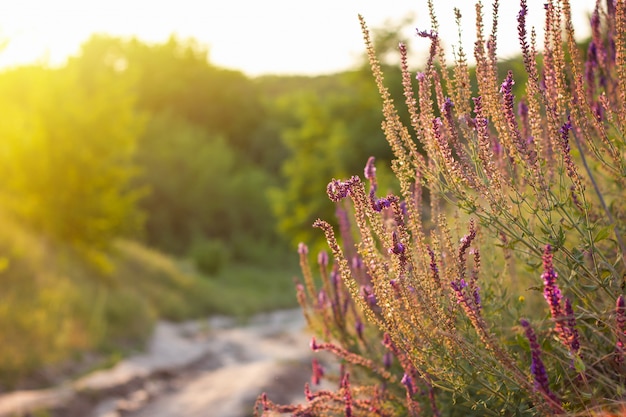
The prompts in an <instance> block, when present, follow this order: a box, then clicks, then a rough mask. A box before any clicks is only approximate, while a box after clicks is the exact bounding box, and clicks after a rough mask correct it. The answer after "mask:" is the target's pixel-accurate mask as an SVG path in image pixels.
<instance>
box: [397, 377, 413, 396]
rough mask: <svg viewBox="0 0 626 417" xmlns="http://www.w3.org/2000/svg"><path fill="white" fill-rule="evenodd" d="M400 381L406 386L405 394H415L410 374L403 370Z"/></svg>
mask: <svg viewBox="0 0 626 417" xmlns="http://www.w3.org/2000/svg"><path fill="white" fill-rule="evenodd" d="M400 382H402V384H403V385H404V386H405V387H406V392H407V394H408V395H409V396H411V397H412V396H413V394H415V386H414V385H413V379H412V378H411V376H410V375H409V374H407V373H406V372H405V373H404V376H403V377H402V380H401V381H400Z"/></svg>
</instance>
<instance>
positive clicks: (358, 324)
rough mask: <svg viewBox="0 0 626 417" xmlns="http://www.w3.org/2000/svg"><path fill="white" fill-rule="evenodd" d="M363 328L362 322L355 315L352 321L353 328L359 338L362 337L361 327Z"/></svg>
mask: <svg viewBox="0 0 626 417" xmlns="http://www.w3.org/2000/svg"><path fill="white" fill-rule="evenodd" d="M364 328H365V326H364V325H363V322H362V321H361V319H360V318H358V317H357V319H356V323H354V329H355V330H356V334H357V336H358V337H359V339H363V329H364Z"/></svg>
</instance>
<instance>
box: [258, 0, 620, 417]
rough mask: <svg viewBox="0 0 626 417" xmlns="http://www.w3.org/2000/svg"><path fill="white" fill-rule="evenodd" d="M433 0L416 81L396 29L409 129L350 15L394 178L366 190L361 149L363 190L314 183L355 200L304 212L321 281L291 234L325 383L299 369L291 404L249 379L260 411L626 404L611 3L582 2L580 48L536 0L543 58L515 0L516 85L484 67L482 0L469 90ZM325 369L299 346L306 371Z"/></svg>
mask: <svg viewBox="0 0 626 417" xmlns="http://www.w3.org/2000/svg"><path fill="white" fill-rule="evenodd" d="M429 4H430V5H431V7H430V13H431V19H432V25H433V31H420V32H418V35H419V36H420V37H422V38H424V39H426V40H428V41H429V42H430V44H431V50H430V51H431V53H430V56H429V58H428V60H427V61H426V65H425V67H424V69H423V70H422V71H421V72H418V73H417V77H416V78H417V82H418V88H417V90H414V89H413V87H412V85H411V79H412V78H413V76H412V74H411V73H410V72H409V70H408V66H407V59H406V57H407V50H406V47H405V46H404V45H401V46H400V55H401V62H402V63H401V68H402V80H403V83H402V84H403V87H404V92H405V98H406V100H405V104H406V107H407V108H408V110H409V113H410V115H411V119H410V120H411V126H410V127H406V126H405V125H404V124H403V123H402V121H401V120H400V118H399V117H398V112H397V110H396V104H395V103H394V101H393V100H392V97H391V95H390V94H389V92H388V90H387V88H386V86H385V85H384V84H383V76H382V70H381V66H380V64H379V62H378V60H377V58H376V55H375V52H374V49H373V47H372V42H371V40H370V37H369V32H368V30H367V28H366V26H365V23H364V22H363V20H362V24H363V33H364V36H365V43H366V46H367V49H368V56H369V58H370V64H371V67H372V71H373V74H374V77H375V80H376V85H377V86H378V89H379V93H380V95H381V97H382V98H383V115H384V123H383V131H384V133H385V136H386V139H387V141H388V142H389V144H390V146H391V148H392V150H393V153H394V157H395V159H394V160H393V161H392V163H391V168H392V169H393V172H394V174H395V176H396V178H397V180H398V182H399V183H400V192H399V193H396V194H392V193H390V194H387V195H386V196H385V197H380V196H379V191H378V186H377V185H378V184H377V175H376V168H375V166H374V159H373V158H370V159H369V160H368V162H367V164H366V166H365V170H364V176H365V178H366V180H367V181H368V182H369V187H367V186H366V185H365V184H364V182H363V181H362V180H361V179H360V178H359V177H358V176H353V177H351V178H349V179H347V180H336V179H333V180H332V181H331V182H330V183H329V184H328V186H327V194H328V196H329V198H330V199H331V201H334V202H340V201H343V200H350V201H351V204H352V210H351V212H352V216H351V217H348V216H341V218H342V219H343V220H341V222H340V231H341V233H342V237H343V241H342V243H343V245H340V243H339V242H338V241H337V237H336V236H335V231H334V229H333V227H332V226H331V225H330V224H329V223H327V222H325V221H322V220H317V221H316V222H315V223H314V225H315V226H316V227H317V228H320V229H321V230H322V231H323V232H324V235H325V237H326V238H327V240H328V244H329V246H330V249H331V251H332V254H333V257H334V262H333V263H331V262H330V261H329V258H328V255H327V254H325V253H320V254H319V255H318V264H319V271H320V272H319V275H320V279H319V280H316V279H314V276H313V274H312V272H311V268H310V265H309V256H308V249H307V247H306V245H304V244H301V245H300V247H299V253H300V260H301V265H302V271H303V275H304V282H303V284H299V285H298V287H297V290H298V298H299V300H300V303H301V305H302V307H303V311H304V314H305V316H306V317H307V320H308V321H309V323H310V325H311V327H312V328H313V329H315V330H316V332H317V337H316V338H314V339H313V340H312V342H311V347H312V349H313V350H314V351H320V350H324V351H330V352H331V353H333V354H334V355H336V356H337V357H338V358H339V359H340V360H341V363H342V366H341V370H340V375H339V377H338V380H339V381H340V383H339V386H338V388H337V390H336V391H328V390H319V391H313V390H312V389H311V387H310V386H309V385H308V384H307V386H305V396H306V398H307V402H306V403H305V404H301V405H286V406H281V405H277V404H275V403H273V402H271V401H270V400H269V399H268V398H267V397H266V396H265V395H261V396H260V397H259V400H258V402H257V407H256V410H255V412H256V413H257V414H258V412H259V411H262V412H263V413H264V414H267V415H269V414H270V413H272V412H279V413H292V414H293V415H303V416H304V415H310V416H313V415H346V416H357V415H363V416H365V415H368V416H374V415H377V416H395V415H412V416H417V415H422V414H427V415H435V416H440V415H450V416H455V415H481V416H484V415H555V414H572V415H594V414H595V415H601V414H604V413H623V409H624V407H625V404H626V391H625V390H624V383H625V381H626V368H625V363H626V362H625V360H626V357H625V351H624V346H626V307H625V301H624V290H625V287H626V284H625V281H624V279H625V277H626V245H625V244H624V241H623V236H624V234H625V233H626V224H625V222H624V219H626V216H625V214H624V209H623V207H621V204H620V203H621V201H623V196H624V193H623V190H624V185H626V169H625V168H626V161H625V153H624V149H626V139H625V138H626V135H625V132H626V116H625V115H626V112H625V111H626V107H625V106H626V104H625V103H626V100H625V99H626V38H625V37H624V34H625V33H626V2H624V1H623V0H617V1H608V2H607V3H606V6H605V7H606V9H604V10H603V6H602V5H600V2H598V3H597V5H596V10H595V11H594V14H593V16H592V18H591V26H592V40H591V43H590V44H589V49H588V51H587V54H586V60H584V61H583V58H582V57H581V54H580V51H579V50H578V46H577V45H576V43H575V41H574V29H573V27H572V23H571V10H570V5H569V2H568V1H566V0H563V1H556V0H555V1H549V2H548V3H547V4H546V6H545V15H546V24H545V29H546V34H545V39H544V55H543V60H542V63H541V66H539V63H538V60H537V51H536V39H535V36H534V35H533V34H531V35H529V34H528V33H527V28H526V24H525V18H526V15H527V7H526V1H525V0H521V2H520V12H519V14H518V17H517V24H518V34H519V40H520V46H521V50H522V57H523V62H524V73H525V76H524V78H527V81H526V82H525V83H524V95H523V97H520V96H516V95H515V90H514V89H513V85H514V83H515V79H517V78H518V77H517V75H516V74H515V73H513V72H512V71H509V72H508V74H506V75H505V76H504V77H503V78H501V77H500V76H499V75H498V66H497V59H496V47H497V33H496V27H497V23H498V12H497V10H498V2H497V1H496V2H494V9H493V22H492V28H493V31H492V33H491V34H490V35H485V33H484V25H483V21H482V19H483V14H482V5H481V4H480V3H478V4H477V6H476V11H477V13H476V19H477V25H476V27H477V41H476V43H475V45H474V55H475V58H476V61H477V68H476V79H477V80H476V85H477V93H478V95H477V96H476V97H474V98H472V96H471V90H470V82H469V71H468V67H467V63H466V61H465V56H464V54H463V53H462V52H460V51H461V50H460V49H459V54H457V57H456V61H455V63H454V69H453V71H452V75H450V73H448V72H447V71H441V70H440V68H446V64H445V61H444V58H445V55H444V54H443V50H442V47H441V44H440V38H439V35H438V34H437V30H438V27H437V22H436V18H435V16H434V14H433V11H432V2H429ZM457 18H459V19H460V16H457ZM563 27H564V28H565V31H563V30H562V29H563ZM533 33H534V32H533ZM436 61H439V63H438V65H436V64H435V62H436ZM514 77H515V79H514ZM519 78H520V79H521V78H522V77H519ZM518 91H519V90H518ZM444 92H445V93H444ZM433 93H434V99H433ZM516 107H517V109H516ZM409 129H411V132H412V133H410V130H409ZM412 135H413V137H415V140H414V139H413V137H412ZM418 143H419V144H420V145H421V147H422V149H423V152H420V148H419V147H418ZM426 192H427V193H428V194H429V196H430V201H429V203H430V204H425V200H424V199H423V195H424V193H426ZM348 219H350V222H349V223H348V222H347V221H346V220H348ZM353 240H355V241H356V242H357V243H356V245H354V244H352V243H351V242H352V241H353ZM320 339H323V341H319V340H320ZM323 373H324V372H323V370H322V369H321V368H320V365H319V363H317V362H316V363H314V365H313V375H314V378H312V380H313V382H314V383H317V382H318V380H319V377H320V375H322V374H323Z"/></svg>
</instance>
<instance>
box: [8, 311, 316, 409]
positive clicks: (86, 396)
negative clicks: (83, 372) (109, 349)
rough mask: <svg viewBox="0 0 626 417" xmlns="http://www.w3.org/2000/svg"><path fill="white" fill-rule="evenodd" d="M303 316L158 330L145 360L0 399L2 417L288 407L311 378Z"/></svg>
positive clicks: (141, 357)
mask: <svg viewBox="0 0 626 417" xmlns="http://www.w3.org/2000/svg"><path fill="white" fill-rule="evenodd" d="M304 327H305V323H304V320H303V318H302V314H301V312H300V311H299V310H285V311H277V312H273V313H268V314H262V315H258V316H255V317H254V318H253V319H252V320H250V322H249V323H248V324H246V325H243V326H242V325H236V323H234V322H233V321H232V320H230V319H227V318H220V317H214V318H211V319H208V320H203V321H195V322H187V323H180V324H173V323H166V322H162V323H159V324H158V325H157V328H156V330H155V333H154V335H153V338H152V340H151V343H150V345H149V348H148V349H147V351H146V352H145V353H144V354H141V355H137V356H134V357H130V358H128V359H126V360H124V361H122V362H120V363H118V364H117V365H116V366H115V367H113V368H112V369H108V370H104V371H98V372H95V373H93V374H90V375H88V376H86V377H84V378H82V379H80V380H78V381H75V382H73V383H71V384H68V385H66V386H63V387H59V388H56V389H52V390H45V391H44V390H41V391H23V392H17V393H11V394H7V395H3V396H0V417H2V416H28V415H32V413H33V412H34V410H36V409H42V408H43V409H48V410H50V413H51V414H52V415H54V416H64V417H74V416H76V417H78V416H80V417H122V416H128V417H148V416H150V417H200V416H202V417H211V416H220V417H245V416H249V415H251V414H252V405H253V404H254V401H255V399H256V397H257V396H258V395H259V394H260V393H261V392H263V391H266V392H268V395H269V396H270V398H272V400H274V401H277V402H282V403H289V402H292V401H294V400H297V399H300V398H301V397H302V394H301V393H302V389H303V386H304V382H306V381H307V380H308V379H309V377H310V359H311V352H310V349H309V341H310V336H309V335H308V334H307V333H306V332H305V331H304Z"/></svg>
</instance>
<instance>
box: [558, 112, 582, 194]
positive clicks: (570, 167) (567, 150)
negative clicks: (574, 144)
mask: <svg viewBox="0 0 626 417" xmlns="http://www.w3.org/2000/svg"><path fill="white" fill-rule="evenodd" d="M571 130H572V121H571V120H570V117H569V116H568V117H567V122H565V123H564V124H563V126H561V129H560V130H559V133H560V134H561V152H562V153H563V161H564V162H565V167H566V168H567V176H568V177H570V178H571V179H572V181H574V182H578V171H576V166H575V165H574V162H573V161H572V155H571V147H570V145H569V139H568V138H569V132H570V131H571Z"/></svg>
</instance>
